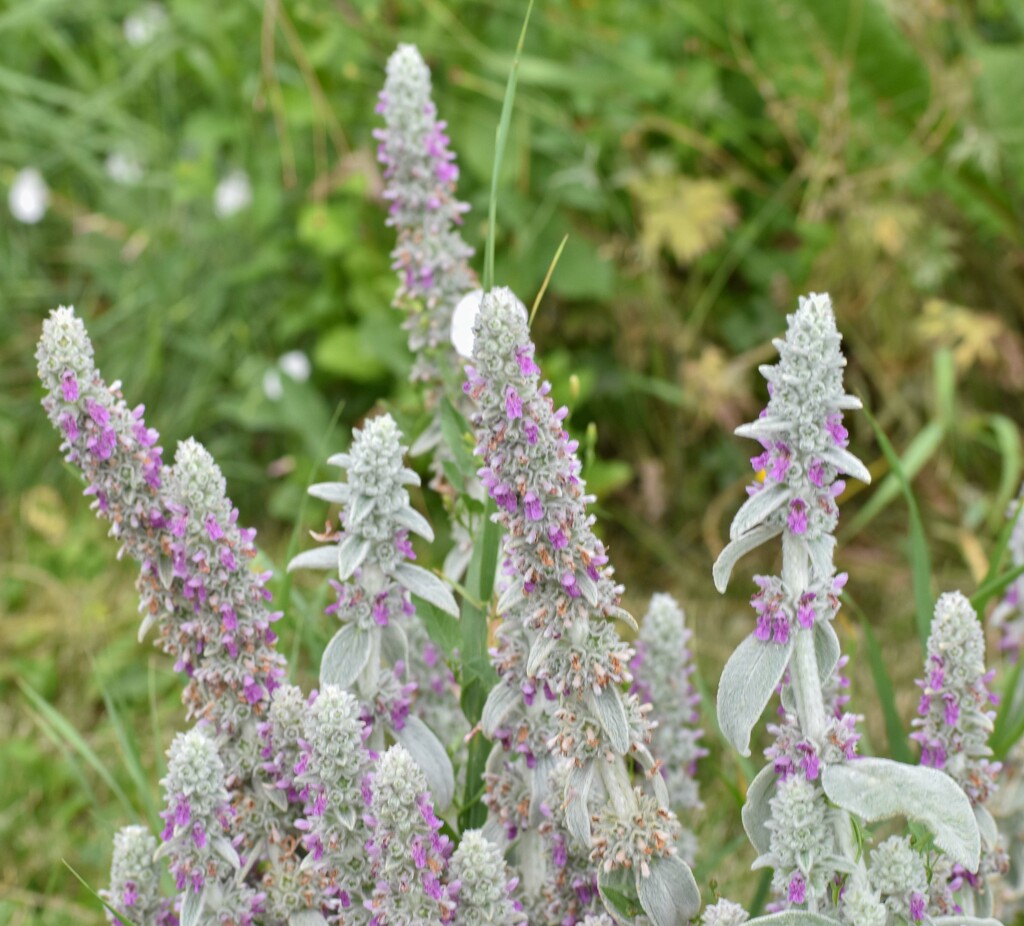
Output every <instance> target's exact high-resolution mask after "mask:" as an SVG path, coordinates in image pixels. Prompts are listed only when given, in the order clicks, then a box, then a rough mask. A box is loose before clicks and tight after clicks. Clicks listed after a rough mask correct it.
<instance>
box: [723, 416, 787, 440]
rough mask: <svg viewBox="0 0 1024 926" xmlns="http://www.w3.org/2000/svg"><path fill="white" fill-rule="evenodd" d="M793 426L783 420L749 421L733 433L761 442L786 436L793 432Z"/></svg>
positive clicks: (760, 419) (764, 419) (761, 419)
mask: <svg viewBox="0 0 1024 926" xmlns="http://www.w3.org/2000/svg"><path fill="white" fill-rule="evenodd" d="M791 428H792V425H791V424H790V423H789V422H788V421H785V420H784V419H782V418H758V419H757V421H749V422H747V423H746V424H741V425H740V426H739V427H738V428H736V430H735V431H733V432H732V433H733V434H735V435H736V436H737V437H749V438H752V439H753V440H761V439H762V438H768V439H771V438H773V437H778V436H779V435H780V434H785V433H786V432H787V431H789V430H791Z"/></svg>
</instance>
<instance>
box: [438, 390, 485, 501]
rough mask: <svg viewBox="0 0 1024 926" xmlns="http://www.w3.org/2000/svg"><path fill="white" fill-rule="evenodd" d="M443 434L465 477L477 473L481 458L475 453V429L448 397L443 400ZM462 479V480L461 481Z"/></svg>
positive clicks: (459, 469) (457, 465) (456, 464)
mask: <svg viewBox="0 0 1024 926" xmlns="http://www.w3.org/2000/svg"><path fill="white" fill-rule="evenodd" d="M441 435H442V437H443V438H444V442H445V444H446V445H447V446H448V449H449V450H450V451H451V452H452V456H453V457H454V458H455V466H456V467H457V468H458V471H459V473H460V474H461V475H462V476H463V477H464V478H470V477H472V476H475V475H476V471H477V470H478V469H480V458H479V457H477V456H475V455H474V453H473V449H472V448H473V429H472V428H470V426H469V423H468V422H467V421H466V419H465V418H463V417H462V415H461V414H460V413H459V412H458V410H457V409H456V408H455V406H454V405H452V403H451V402H449V401H448V399H442V400H441ZM461 481H462V480H460V482H461Z"/></svg>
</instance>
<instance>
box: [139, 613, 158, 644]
mask: <svg viewBox="0 0 1024 926" xmlns="http://www.w3.org/2000/svg"><path fill="white" fill-rule="evenodd" d="M155 623H156V615H155V614H147V615H146V616H145V617H144V618H143V619H142V623H141V624H139V634H138V639H139V642H140V643H142V642H143V641H144V640H145V639H146V634H147V633H149V631H150V628H151V627H152V626H153V625H154V624H155Z"/></svg>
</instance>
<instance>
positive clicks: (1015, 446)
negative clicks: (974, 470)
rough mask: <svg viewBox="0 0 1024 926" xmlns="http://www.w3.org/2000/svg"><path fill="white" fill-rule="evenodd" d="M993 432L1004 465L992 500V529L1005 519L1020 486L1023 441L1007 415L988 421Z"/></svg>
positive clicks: (990, 521) (994, 416)
mask: <svg viewBox="0 0 1024 926" xmlns="http://www.w3.org/2000/svg"><path fill="white" fill-rule="evenodd" d="M985 421H986V424H987V425H988V426H989V428H990V429H991V430H992V435H993V436H994V437H995V440H996V447H997V448H998V449H999V460H1000V463H1001V464H1002V465H1001V467H1000V471H999V489H998V490H997V491H996V496H995V498H994V499H993V500H992V512H991V515H990V519H989V523H990V524H991V526H992V529H993V530H994V529H995V525H996V524H998V523H999V522H1000V520H1001V519H1002V518H1003V517H1005V512H1006V506H1007V505H1009V504H1010V501H1011V500H1012V499H1013V496H1014V493H1015V492H1016V491H1017V488H1018V486H1019V485H1020V471H1021V440H1020V431H1018V430H1017V425H1016V424H1014V422H1013V421H1011V420H1010V419H1009V418H1007V417H1006V415H999V414H992V415H989V416H988V417H987V418H986V419H985Z"/></svg>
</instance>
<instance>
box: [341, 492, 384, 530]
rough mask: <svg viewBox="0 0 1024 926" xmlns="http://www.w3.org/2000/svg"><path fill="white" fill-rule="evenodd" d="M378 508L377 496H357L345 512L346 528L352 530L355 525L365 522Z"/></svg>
mask: <svg viewBox="0 0 1024 926" xmlns="http://www.w3.org/2000/svg"><path fill="white" fill-rule="evenodd" d="M376 507H377V497H376V496H375V495H356V496H355V497H354V498H352V499H351V500H350V501H349V505H348V508H347V509H346V510H345V516H346V518H345V526H346V527H347V528H349V529H350V530H351V529H352V528H353V527H355V525H357V524H360V523H361V522H363V521H365V520H366V518H367V517H369V515H370V513H371V512H372V511H373V509H374V508H376Z"/></svg>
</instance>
